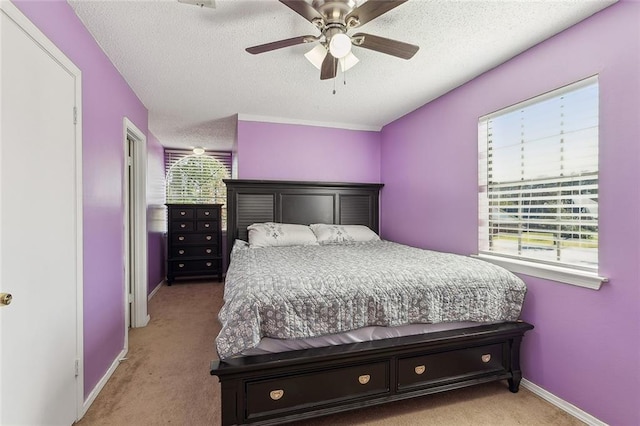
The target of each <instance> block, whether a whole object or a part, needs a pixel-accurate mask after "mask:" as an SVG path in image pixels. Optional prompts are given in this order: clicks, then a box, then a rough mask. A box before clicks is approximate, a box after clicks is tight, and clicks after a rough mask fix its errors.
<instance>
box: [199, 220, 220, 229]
mask: <svg viewBox="0 0 640 426" xmlns="http://www.w3.org/2000/svg"><path fill="white" fill-rule="evenodd" d="M215 229H218V221H217V220H199V221H198V222H196V231H200V232H202V231H211V230H215Z"/></svg>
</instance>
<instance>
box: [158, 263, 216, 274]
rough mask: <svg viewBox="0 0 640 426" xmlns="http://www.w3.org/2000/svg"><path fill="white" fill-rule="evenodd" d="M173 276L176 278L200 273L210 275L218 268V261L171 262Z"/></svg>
mask: <svg viewBox="0 0 640 426" xmlns="http://www.w3.org/2000/svg"><path fill="white" fill-rule="evenodd" d="M169 267H170V268H171V270H172V272H173V273H174V275H176V276H178V275H180V273H189V274H190V273H193V272H202V273H203V274H211V273H214V272H216V271H218V269H219V268H220V261H219V260H215V259H210V260H206V259H205V260H173V261H170V262H169Z"/></svg>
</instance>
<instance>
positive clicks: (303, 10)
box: [280, 0, 324, 23]
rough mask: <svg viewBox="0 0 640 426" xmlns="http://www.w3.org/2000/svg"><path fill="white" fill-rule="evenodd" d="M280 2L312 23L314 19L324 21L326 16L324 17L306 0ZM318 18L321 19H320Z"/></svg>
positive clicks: (281, 0) (283, 0) (284, 0)
mask: <svg viewBox="0 0 640 426" xmlns="http://www.w3.org/2000/svg"><path fill="white" fill-rule="evenodd" d="M280 3H282V4H284V5H285V6H287V7H289V8H290V9H291V10H293V11H294V12H296V13H297V14H298V15H300V16H302V17H303V18H304V19H306V20H307V21H309V22H311V23H314V20H315V21H316V22H324V18H323V17H322V15H321V14H320V13H319V12H318V11H317V10H315V9H314V8H313V7H311V5H310V4H309V3H307V2H306V1H304V0H280ZM318 19H319V20H320V21H318Z"/></svg>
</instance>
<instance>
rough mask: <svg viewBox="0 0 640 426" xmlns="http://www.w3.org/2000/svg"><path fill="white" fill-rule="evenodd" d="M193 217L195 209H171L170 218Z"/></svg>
mask: <svg viewBox="0 0 640 426" xmlns="http://www.w3.org/2000/svg"><path fill="white" fill-rule="evenodd" d="M194 217H195V209H193V208H189V207H181V208H173V209H171V216H170V218H171V219H193V218H194Z"/></svg>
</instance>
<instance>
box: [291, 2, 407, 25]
mask: <svg viewBox="0 0 640 426" xmlns="http://www.w3.org/2000/svg"><path fill="white" fill-rule="evenodd" d="M281 1H282V0H281ZM406 1H407V0H367V1H366V2H364V3H363V4H362V5H361V6H360V7H357V8H355V9H354V10H353V11H351V13H349V14H348V15H347V16H346V17H345V19H344V21H345V22H346V23H347V26H348V27H349V28H356V27H359V26H361V25H364V24H366V23H367V22H369V21H373V20H374V19H376V18H377V17H378V16H380V15H382V14H384V13H387V12H388V11H390V10H391V9H393V8H395V7H398V6H400V5H401V4H402V3H404V2H406Z"/></svg>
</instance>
